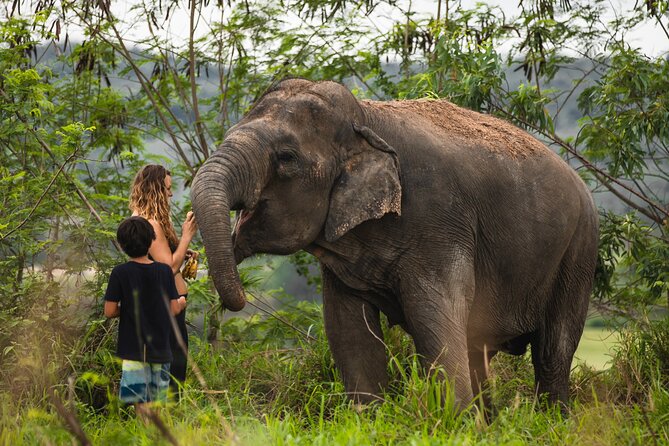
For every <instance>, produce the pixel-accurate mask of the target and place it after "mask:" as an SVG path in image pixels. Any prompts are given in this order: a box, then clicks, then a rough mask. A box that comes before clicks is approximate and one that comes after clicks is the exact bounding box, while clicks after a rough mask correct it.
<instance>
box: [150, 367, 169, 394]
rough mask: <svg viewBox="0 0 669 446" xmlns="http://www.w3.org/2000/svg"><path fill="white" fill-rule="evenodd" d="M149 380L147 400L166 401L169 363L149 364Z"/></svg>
mask: <svg viewBox="0 0 669 446" xmlns="http://www.w3.org/2000/svg"><path fill="white" fill-rule="evenodd" d="M150 366H151V381H150V382H149V401H160V402H162V403H165V402H167V389H168V388H169V384H170V363H169V362H168V363H165V364H150Z"/></svg>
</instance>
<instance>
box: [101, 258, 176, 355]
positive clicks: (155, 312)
mask: <svg viewBox="0 0 669 446" xmlns="http://www.w3.org/2000/svg"><path fill="white" fill-rule="evenodd" d="M178 297H179V294H178V292H177V288H176V285H175V283H174V276H173V275H172V268H170V267H169V266H168V265H166V264H164V263H159V262H153V263H137V262H133V261H129V262H127V263H124V264H122V265H118V266H116V267H114V269H113V270H112V272H111V275H110V276H109V284H108V285H107V291H106V292H105V300H106V301H111V302H121V320H120V322H119V326H118V347H117V352H116V353H117V355H118V356H119V357H120V358H122V359H130V360H133V361H142V362H153V363H166V362H171V361H172V352H171V349H170V330H171V329H172V325H171V323H170V316H169V301H170V300H171V299H177V298H178Z"/></svg>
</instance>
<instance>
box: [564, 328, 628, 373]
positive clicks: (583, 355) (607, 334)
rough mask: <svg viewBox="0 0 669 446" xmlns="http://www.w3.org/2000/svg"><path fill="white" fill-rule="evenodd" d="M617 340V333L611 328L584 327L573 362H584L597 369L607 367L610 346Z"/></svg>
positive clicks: (609, 357)
mask: <svg viewBox="0 0 669 446" xmlns="http://www.w3.org/2000/svg"><path fill="white" fill-rule="evenodd" d="M617 341H618V336H617V334H616V333H615V332H612V331H611V330H608V329H606V328H602V327H585V330H583V336H581V342H580V343H579V344H578V349H577V350H576V355H575V356H574V364H577V363H580V362H584V363H586V364H587V365H589V366H590V367H593V368H595V369H597V370H604V369H607V368H608V367H609V366H610V361H611V348H612V347H613V346H615V344H616V342H617Z"/></svg>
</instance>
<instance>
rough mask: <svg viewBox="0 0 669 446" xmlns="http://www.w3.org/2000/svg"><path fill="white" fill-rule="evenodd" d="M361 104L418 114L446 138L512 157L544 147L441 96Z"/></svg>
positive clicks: (526, 136) (523, 134) (494, 120)
mask: <svg viewBox="0 0 669 446" xmlns="http://www.w3.org/2000/svg"><path fill="white" fill-rule="evenodd" d="M363 105H364V106H366V107H369V108H372V109H377V110H383V111H386V112H388V113H391V114H393V113H395V114H402V113H407V112H408V113H410V114H417V115H420V116H422V117H423V118H425V119H427V120H428V121H430V122H431V123H432V124H433V125H434V126H436V127H439V128H441V129H443V130H444V131H445V132H446V133H447V134H448V135H449V137H455V138H460V139H462V140H463V142H468V143H471V142H473V141H476V142H479V143H480V144H481V145H483V146H485V147H487V148H489V149H490V150H492V151H494V152H497V153H505V154H508V155H510V156H513V157H525V156H528V155H531V154H533V153H537V152H542V151H544V150H547V148H546V147H545V146H544V145H543V144H542V143H541V142H539V141H538V140H537V139H536V138H534V137H533V136H531V135H530V134H528V133H527V132H525V131H524V130H521V129H519V128H518V127H516V126H514V125H512V124H510V123H508V122H506V121H504V120H502V119H499V118H495V117H493V116H490V115H485V114H482V113H478V112H475V111H472V110H468V109H466V108H462V107H458V106H457V105H455V104H453V103H451V102H448V101H446V100H444V99H437V100H435V99H418V100H406V101H363Z"/></svg>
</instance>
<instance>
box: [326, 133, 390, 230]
mask: <svg viewBox="0 0 669 446" xmlns="http://www.w3.org/2000/svg"><path fill="white" fill-rule="evenodd" d="M353 129H354V130H355V132H356V133H357V135H358V136H359V137H360V138H359V139H360V144H359V147H356V148H349V155H348V159H347V160H346V161H345V162H344V165H343V169H342V173H341V174H340V176H339V178H337V181H336V182H335V186H334V188H333V190H332V195H331V197H330V211H329V213H328V218H327V222H326V223H325V238H326V239H327V240H328V241H329V242H333V241H335V240H337V239H338V238H339V237H341V236H342V235H344V234H345V233H346V232H348V231H349V230H351V229H353V228H354V227H356V226H357V225H359V224H360V223H362V222H363V221H366V220H371V219H375V218H381V217H383V215H384V214H386V213H388V212H394V213H396V214H397V215H400V213H401V203H402V186H401V183H400V166H399V160H398V159H397V153H396V152H395V149H393V148H392V147H390V146H389V145H388V144H387V143H386V142H385V141H384V140H383V139H381V138H380V137H379V136H378V135H377V134H376V133H374V132H373V131H372V130H371V129H370V128H368V127H364V126H358V125H357V124H353Z"/></svg>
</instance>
